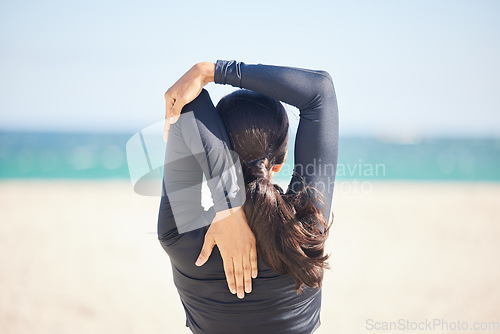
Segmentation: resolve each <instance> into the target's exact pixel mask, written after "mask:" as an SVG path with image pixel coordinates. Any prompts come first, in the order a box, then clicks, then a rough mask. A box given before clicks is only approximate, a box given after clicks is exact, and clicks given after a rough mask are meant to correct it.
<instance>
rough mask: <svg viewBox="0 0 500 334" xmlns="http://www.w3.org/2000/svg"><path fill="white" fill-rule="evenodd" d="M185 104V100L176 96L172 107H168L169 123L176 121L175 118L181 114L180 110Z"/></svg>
mask: <svg viewBox="0 0 500 334" xmlns="http://www.w3.org/2000/svg"><path fill="white" fill-rule="evenodd" d="M185 105H186V102H185V100H184V99H181V98H177V99H176V100H175V103H174V104H173V105H172V108H171V109H170V116H169V118H167V120H168V122H169V123H170V124H174V123H175V122H177V120H178V119H179V117H180V115H181V110H182V108H183V107H184V106H185Z"/></svg>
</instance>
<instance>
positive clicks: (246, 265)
mask: <svg viewBox="0 0 500 334" xmlns="http://www.w3.org/2000/svg"><path fill="white" fill-rule="evenodd" d="M243 282H244V284H245V292H246V293H250V292H252V266H251V265H250V257H249V256H248V255H247V256H244V257H243Z"/></svg>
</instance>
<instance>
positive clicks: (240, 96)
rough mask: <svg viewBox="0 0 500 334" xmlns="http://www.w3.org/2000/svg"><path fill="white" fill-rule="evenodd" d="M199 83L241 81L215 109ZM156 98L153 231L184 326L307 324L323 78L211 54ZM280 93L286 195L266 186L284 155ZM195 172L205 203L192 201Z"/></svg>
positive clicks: (324, 228) (326, 213)
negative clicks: (163, 144)
mask: <svg viewBox="0 0 500 334" xmlns="http://www.w3.org/2000/svg"><path fill="white" fill-rule="evenodd" d="M209 82H215V83H217V84H229V85H232V86H234V87H239V88H243V89H239V90H236V91H234V92H233V93H231V94H229V95H227V96H225V97H223V98H222V99H221V100H220V102H219V103H218V104H217V107H214V105H213V103H212V101H211V99H210V96H209V94H208V92H207V91H206V90H204V89H203V86H204V85H206V84H207V83H209ZM165 99H166V102H167V114H166V117H167V122H166V128H165V138H166V140H167V149H166V157H165V159H166V160H165V167H164V180H163V194H162V198H161V204H160V212H159V219H158V238H159V240H160V243H161V245H162V247H163V249H164V250H165V251H166V252H167V253H168V255H169V257H170V262H171V266H172V271H173V277H174V282H175V285H176V287H177V289H178V292H179V295H180V299H181V302H182V305H183V306H184V309H185V313H186V326H188V327H189V328H190V329H191V331H192V332H193V333H217V334H221V333H222V334H223V333H259V334H265V333H289V334H294V333H297V334H298V333H301V334H302V333H308V334H309V333H312V332H314V331H315V330H316V329H317V328H318V327H319V325H320V307H321V283H322V280H323V270H324V269H325V268H328V266H327V262H326V260H327V259H328V255H327V254H325V252H324V244H325V241H326V238H327V236H328V232H329V228H330V226H331V221H332V218H333V213H332V209H331V206H332V198H333V187H334V180H335V172H336V167H337V151H338V110H337V101H336V97H335V91H334V87H333V83H332V79H331V77H330V75H329V74H328V73H327V72H324V71H314V70H307V69H300V68H292V67H282V66H270V65H262V64H257V65H249V64H244V63H242V62H235V61H222V60H218V61H217V62H216V63H215V64H214V63H209V62H207V63H198V64H196V65H195V66H193V67H192V68H191V69H190V70H189V71H188V72H187V73H186V74H185V75H184V76H183V77H182V78H180V79H179V80H178V81H177V82H176V83H175V84H174V85H173V86H172V87H171V88H170V89H169V90H168V91H167V93H165ZM279 101H283V102H285V103H288V104H291V105H293V106H296V107H297V108H299V110H300V120H299V125H298V130H297V135H296V138H295V150H294V156H295V161H294V170H293V174H292V175H291V181H290V184H289V186H288V189H287V190H286V192H285V191H283V190H282V189H281V188H280V187H279V186H277V185H275V184H272V183H271V180H272V176H273V174H274V173H276V172H279V171H280V169H281V167H282V166H283V163H284V161H285V158H286V155H287V142H288V118H287V114H286V112H285V110H284V107H283V105H282V104H281V103H280V102H279ZM203 175H204V176H205V178H206V179H207V182H208V186H209V188H210V191H211V194H212V199H213V202H214V205H213V206H212V207H211V208H210V209H209V210H204V209H203V207H202V205H201V201H200V200H201V184H202V177H203ZM215 245H217V247H215V248H214V246H215ZM195 262H196V263H195ZM228 287H229V291H228ZM245 292H246V293H247V294H246V295H245Z"/></svg>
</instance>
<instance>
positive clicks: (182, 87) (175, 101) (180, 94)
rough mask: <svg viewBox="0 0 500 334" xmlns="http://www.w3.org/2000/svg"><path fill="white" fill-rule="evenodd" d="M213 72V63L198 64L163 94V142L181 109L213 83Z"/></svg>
mask: <svg viewBox="0 0 500 334" xmlns="http://www.w3.org/2000/svg"><path fill="white" fill-rule="evenodd" d="M214 72H215V64H214V63H210V62H203V63H198V64H196V65H194V66H193V67H191V69H190V70H189V71H187V72H186V73H185V74H184V75H183V76H182V77H181V78H180V79H179V80H177V82H176V83H175V84H174V85H173V86H172V87H170V88H169V89H168V90H167V92H166V93H165V102H166V111H165V130H164V132H163V139H164V140H165V141H167V138H168V131H169V130H170V125H171V124H174V123H175V122H177V120H178V119H179V115H180V114H181V110H182V108H183V107H184V106H185V105H186V104H188V103H189V102H191V101H193V100H194V99H196V97H198V95H200V93H201V90H202V89H203V87H204V86H205V85H206V84H208V83H209V82H213V81H214Z"/></svg>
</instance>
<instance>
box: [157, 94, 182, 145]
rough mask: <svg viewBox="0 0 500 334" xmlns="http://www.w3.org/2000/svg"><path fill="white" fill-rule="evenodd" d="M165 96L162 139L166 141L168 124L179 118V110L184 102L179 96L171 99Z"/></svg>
mask: <svg viewBox="0 0 500 334" xmlns="http://www.w3.org/2000/svg"><path fill="white" fill-rule="evenodd" d="M165 98H166V99H167V98H168V100H167V105H166V111H165V129H164V131H163V140H164V141H165V142H166V141H167V139H168V132H169V131H170V126H171V125H172V124H174V123H175V122H177V120H179V117H180V115H181V110H182V108H183V107H184V106H185V105H186V102H185V101H184V99H180V98H178V99H173V98H170V97H167V96H166V97H165Z"/></svg>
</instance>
